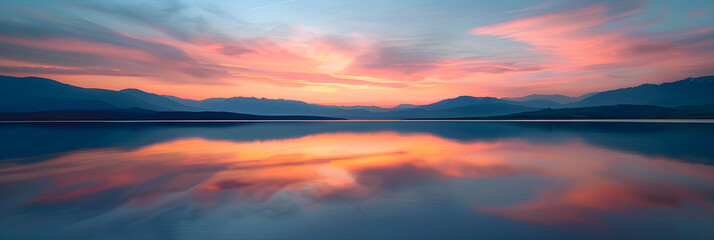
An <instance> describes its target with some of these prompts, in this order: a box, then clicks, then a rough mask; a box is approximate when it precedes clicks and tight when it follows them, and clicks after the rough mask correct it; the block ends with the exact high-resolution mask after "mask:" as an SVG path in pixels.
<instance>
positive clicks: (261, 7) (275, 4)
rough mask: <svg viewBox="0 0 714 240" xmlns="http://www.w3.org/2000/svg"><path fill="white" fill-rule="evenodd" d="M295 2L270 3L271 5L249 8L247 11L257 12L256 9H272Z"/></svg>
mask: <svg viewBox="0 0 714 240" xmlns="http://www.w3.org/2000/svg"><path fill="white" fill-rule="evenodd" d="M295 1H297V0H288V1H282V2H277V3H272V4H268V5H264V6H260V7H254V8H250V9H248V10H249V11H253V10H258V9H263V8H269V7H274V6H278V5H283V4H288V3H291V2H295Z"/></svg>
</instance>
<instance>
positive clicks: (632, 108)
mask: <svg viewBox="0 0 714 240" xmlns="http://www.w3.org/2000/svg"><path fill="white" fill-rule="evenodd" d="M711 118H714V105H712V104H710V105H699V106H682V107H674V108H668V107H660V106H652V105H629V104H620V105H612V106H597V107H582V108H561V109H543V110H538V111H530V112H521V113H514V114H507V115H500V116H489V117H466V118H418V119H441V120H538V119H711Z"/></svg>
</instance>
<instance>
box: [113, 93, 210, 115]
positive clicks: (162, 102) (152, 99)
mask: <svg viewBox="0 0 714 240" xmlns="http://www.w3.org/2000/svg"><path fill="white" fill-rule="evenodd" d="M119 92H120V93H124V94H127V95H131V96H133V97H136V98H138V99H141V100H143V101H145V102H148V103H151V104H154V105H157V106H160V107H162V108H165V109H171V110H174V111H205V109H202V108H197V107H190V106H186V105H183V104H180V103H178V102H176V101H174V100H172V99H170V98H167V97H165V96H161V95H157V94H153V93H147V92H144V91H141V90H139V89H133V88H129V89H124V90H121V91H119Z"/></svg>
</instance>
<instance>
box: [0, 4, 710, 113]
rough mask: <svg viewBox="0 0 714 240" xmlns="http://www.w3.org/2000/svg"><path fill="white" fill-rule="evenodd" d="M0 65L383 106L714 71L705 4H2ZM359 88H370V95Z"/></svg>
mask: <svg viewBox="0 0 714 240" xmlns="http://www.w3.org/2000/svg"><path fill="white" fill-rule="evenodd" d="M0 7H1V8H0V15H1V16H0V50H2V52H3V53H2V54H1V55H0V74H4V75H14V76H29V75H32V76H42V77H48V78H53V79H57V80H60V81H62V82H66V83H70V84H75V85H79V86H85V87H101V88H109V89H122V88H140V89H144V90H147V91H152V92H156V93H160V94H171V95H177V96H181V97H187V98H194V99H201V98H208V97H231V96H257V97H269V98H288V99H298V100H304V101H308V102H316V103H340V104H353V103H354V104H363V103H371V104H377V105H385V106H387V105H392V104H396V103H404V102H408V103H424V102H429V101H434V100H438V99H442V98H446V97H454V96H459V95H473V96H495V97H514V96H520V95H527V94H530V93H541V94H554V93H560V94H566V95H572V96H575V95H580V94H584V93H588V92H592V91H601V90H608V89H611V88H617V87H626V86H633V85H638V84H642V83H659V82H665V81H674V80H678V79H681V78H686V77H694V76H701V75H709V74H712V73H714V60H711V59H710V56H712V53H713V51H714V2H712V1H680V2H676V3H675V2H672V1H641V0H638V1H528V0H523V1H426V0H420V1H322V0H294V1H289V0H288V1H283V0H276V1H267V0H266V1H263V0H261V1H178V0H176V1H97V0H92V1H14V0H10V1H3V2H2V3H0ZM367 96H368V97H367Z"/></svg>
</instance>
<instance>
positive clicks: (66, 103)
mask: <svg viewBox="0 0 714 240" xmlns="http://www.w3.org/2000/svg"><path fill="white" fill-rule="evenodd" d="M713 92H714V76H708V77H699V78H688V79H684V80H680V81H676V82H671V83H663V84H659V85H655V84H644V85H641V86H637V87H632V88H622V89H616V90H611V91H605V92H596V93H590V94H585V95H582V96H579V97H568V96H564V95H557V94H556V95H542V94H532V95H528V96H525V97H519V98H503V99H499V98H494V97H472V96H460V97H456V98H450V99H444V100H441V101H437V102H434V103H431V104H426V105H412V104H401V105H398V106H396V107H393V108H382V107H376V106H331V105H321V104H311V103H306V102H303V101H296V100H285V99H266V98H255V97H232V98H209V99H205V100H191V99H183V98H178V97H174V96H162V95H157V94H153V93H148V92H144V91H142V90H139V89H124V90H121V91H113V90H105V89H91V88H81V87H76V86H72V85H69V84H64V83H60V82H57V81H54V80H50V79H46V78H37V77H24V78H20V77H10V76H0V112H5V113H12V112H38V111H52V110H92V111H104V110H109V111H114V110H116V109H132V108H139V109H146V110H151V111H159V112H202V111H211V112H231V113H241V114H252V115H274V116H277V115H281V116H285V115H292V116H295V115H306V116H325V117H334V118H349V119H412V118H481V117H489V116H503V115H509V114H515V113H522V112H532V111H536V110H540V109H544V108H551V110H544V111H552V109H563V108H571V109H572V108H583V107H596V106H613V105H622V104H625V105H648V106H660V107H666V108H672V107H678V106H685V105H693V106H695V105H707V104H714V94H711V93H713ZM578 100H579V101H578ZM574 101H575V102H574ZM624 109H626V108H624ZM591 110H592V111H610V110H613V109H612V108H597V109H588V111H591ZM615 110H618V111H623V108H618V109H615ZM629 110H631V111H639V110H638V109H634V108H630V109H629ZM660 110H661V109H660ZM679 110H681V109H679ZM566 111H570V110H566ZM665 115H667V114H665ZM589 116H595V115H589ZM613 116H615V115H613ZM653 116H654V115H653ZM611 117H612V116H611Z"/></svg>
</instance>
